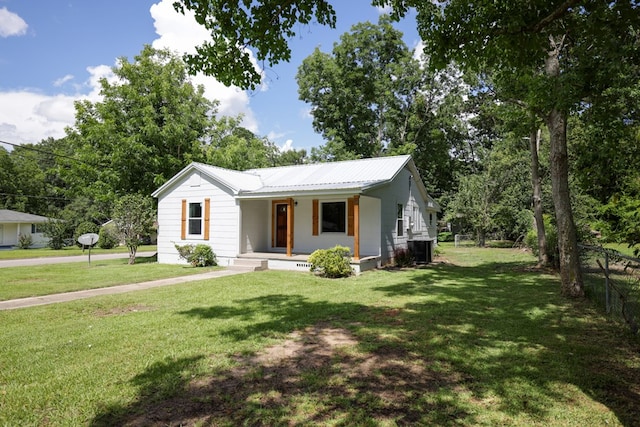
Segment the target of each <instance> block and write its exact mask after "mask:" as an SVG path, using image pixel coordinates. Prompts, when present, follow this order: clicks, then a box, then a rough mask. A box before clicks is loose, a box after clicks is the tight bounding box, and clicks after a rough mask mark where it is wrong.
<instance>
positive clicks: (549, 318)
mask: <svg viewBox="0 0 640 427" xmlns="http://www.w3.org/2000/svg"><path fill="white" fill-rule="evenodd" d="M443 260H446V262H441V263H438V264H434V265H431V266H429V267H427V268H421V269H415V270H388V271H385V270H381V271H373V272H368V273H365V274H363V275H361V276H358V277H353V278H349V279H343V280H326V279H320V278H316V277H314V276H312V275H310V274H304V273H291V272H276V271H267V272H257V273H248V274H242V275H237V276H230V277H225V278H218V279H214V280H209V281H203V282H194V283H189V284H181V285H175V286H170V287H164V288H156V289H152V290H147V291H139V292H132V293H129V294H121V295H114V296H109V297H98V298H93V299H88V300H82V301H76V302H72V303H65V304H57V305H51V306H45V307H34V308H30V309H21V310H13V311H4V312H0V324H2V333H1V339H0V425H54V426H57V425H92V426H107V425H114V426H115V425H118V426H119V425H135V426H143V425H144V426H146V425H158V426H160V425H163V426H164V425H174V426H177V425H239V424H245V425H269V426H272V425H290V424H299V425H407V424H413V425H415V424H421V425H469V426H471V425H474V426H475V425H486V426H493V425H522V426H525V425H526V426H530V425H540V426H543V425H544V426H548V425H551V426H554V425H555V426H572V425H575V426H583V425H634V423H637V420H639V419H640V407H639V406H638V404H637V403H638V401H640V343H639V341H638V339H637V338H636V337H632V336H630V335H628V334H627V332H626V331H625V330H624V329H621V328H619V326H617V324H616V323H614V322H609V321H607V319H606V318H605V317H604V316H602V315H601V314H599V313H598V312H597V311H596V310H594V309H593V308H592V307H591V306H590V304H589V303H587V302H572V301H568V300H565V299H563V298H561V297H560V295H559V282H558V278H557V277H555V276H552V275H549V274H545V273H541V272H538V271H534V270H532V268H531V267H532V266H533V265H534V260H533V258H531V257H530V255H528V254H526V253H523V252H521V251H517V250H510V249H477V248H460V249H456V248H446V250H445V252H444V254H443Z"/></svg>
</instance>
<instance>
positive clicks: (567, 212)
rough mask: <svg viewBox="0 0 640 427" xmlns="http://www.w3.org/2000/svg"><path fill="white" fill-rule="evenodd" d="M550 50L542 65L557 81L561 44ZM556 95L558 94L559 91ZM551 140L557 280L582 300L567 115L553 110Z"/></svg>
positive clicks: (554, 43) (568, 293) (564, 290)
mask: <svg viewBox="0 0 640 427" xmlns="http://www.w3.org/2000/svg"><path fill="white" fill-rule="evenodd" d="M550 42H551V49H550V51H549V55H548V56H547V59H546V63H545V72H546V74H547V76H548V77H549V78H551V79H556V80H557V79H558V78H559V77H560V60H559V56H560V50H561V49H562V43H563V40H561V41H560V42H557V41H556V40H554V39H553V38H550ZM558 93H561V92H559V91H558ZM546 122H547V127H548V128H549V134H550V136H551V189H552V193H553V205H554V208H555V212H556V225H557V226H558V249H559V252H560V278H561V280H562V293H563V294H564V295H566V296H570V297H582V296H584V288H583V284H582V272H581V271H580V259H579V256H578V255H579V254H578V239H577V235H576V226H575V224H574V222H573V212H572V210H571V199H570V197H569V158H568V155H567V112H566V111H564V110H562V109H560V108H558V107H557V106H554V107H552V108H551V112H550V113H549V115H548V116H547V118H546Z"/></svg>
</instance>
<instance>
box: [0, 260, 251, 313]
mask: <svg viewBox="0 0 640 427" xmlns="http://www.w3.org/2000/svg"><path fill="white" fill-rule="evenodd" d="M67 258H69V257H67ZM91 260H93V256H92V257H91ZM249 271H252V270H250V269H233V270H217V271H210V272H208V273H201V274H193V275H191V276H180V277H172V278H169V279H160V280H152V281H149V282H142V283H134V284H131V285H120V286H110V287H107V288H98V289H87V290H84V291H76V292H65V293H61V294H52V295H43V296H40V297H29V298H19V299H12V300H8V301H0V310H11V309H16V308H25V307H34V306H37V305H46V304H54V303H57V302H66V301H74V300H78V299H83V298H91V297H95V296H99V295H113V294H121V293H124V292H131V291H139V290H141V289H150V288H157V287H159V286H167V285H176V284H179V283H186V282H195V281H197V280H206V279H214V278H216V277H224V276H231V275H234V274H240V273H246V272H249Z"/></svg>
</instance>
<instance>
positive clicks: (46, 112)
mask: <svg viewBox="0 0 640 427" xmlns="http://www.w3.org/2000/svg"><path fill="white" fill-rule="evenodd" d="M87 72H88V73H89V75H90V76H89V78H88V79H87V81H86V82H85V83H84V84H83V85H82V86H80V89H81V90H80V91H78V93H76V94H74V95H61V94H58V95H45V94H42V93H40V92H38V91H36V90H32V89H25V90H15V91H7V92H0V140H2V141H8V142H12V143H15V144H24V143H32V144H35V143H38V142H40V141H42V140H43V139H46V138H49V137H52V138H62V137H63V136H65V131H64V129H65V128H66V127H68V126H73V124H74V123H75V106H74V103H75V102H76V101H78V100H81V99H88V100H89V101H91V102H97V101H100V99H101V96H100V88H101V87H100V79H101V78H102V77H105V78H107V79H110V80H112V79H113V78H114V75H113V72H112V71H111V67H109V66H106V65H99V66H97V67H87ZM67 77H68V76H65V77H63V78H62V79H59V80H58V81H62V80H65V79H67Z"/></svg>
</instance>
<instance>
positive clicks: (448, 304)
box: [378, 262, 640, 426]
mask: <svg viewBox="0 0 640 427" xmlns="http://www.w3.org/2000/svg"><path fill="white" fill-rule="evenodd" d="M378 289H379V290H380V291H383V292H385V293H386V294H387V295H389V296H394V297H398V296H411V297H415V299H416V302H412V303H409V304H407V305H406V306H405V309H404V310H403V311H402V313H401V314H400V315H399V318H400V319H402V321H403V322H404V323H405V324H406V327H407V329H408V330H410V331H411V335H412V336H413V340H412V341H413V342H414V343H416V345H411V344H410V343H409V340H408V341H407V343H406V344H407V348H408V349H410V351H414V352H417V353H419V354H421V355H422V356H423V357H425V358H428V359H432V360H439V361H440V362H441V363H443V364H445V365H447V366H450V367H451V369H452V370H453V371H454V372H457V373H458V374H459V375H460V376H461V377H464V378H468V382H467V386H468V387H469V390H470V391H471V392H472V393H473V394H474V396H475V399H478V400H479V401H481V402H482V401H495V399H496V397H497V398H498V400H499V401H500V405H499V406H500V408H499V409H500V410H501V411H503V412H505V413H507V414H510V415H514V416H518V415H520V414H526V415H527V416H529V417H531V419H533V420H543V419H545V416H546V415H548V410H549V408H550V407H551V406H552V404H554V403H557V402H563V403H565V404H566V405H567V407H570V406H571V405H573V404H575V402H573V401H572V399H573V397H572V393H571V392H570V391H569V390H568V388H570V386H569V387H567V385H573V386H576V387H578V388H579V389H580V390H582V391H583V392H584V393H585V394H586V395H587V396H590V397H591V398H592V399H594V400H595V401H598V402H600V403H602V404H603V405H605V406H606V407H608V408H609V409H610V410H611V411H612V412H614V413H615V414H616V416H617V419H618V421H620V422H621V423H622V424H623V425H629V426H631V425H638V424H637V423H638V420H639V419H640V407H638V405H637V402H640V370H639V369H638V368H637V367H636V368H634V367H633V366H634V365H635V366H638V363H640V356H639V354H640V345H639V343H638V341H637V339H634V338H632V337H629V336H628V335H627V333H626V331H624V330H621V329H619V328H618V327H617V326H616V325H615V324H613V323H606V322H603V319H602V317H601V315H600V314H599V313H598V312H597V311H596V310H594V308H593V307H592V306H591V305H590V304H589V302H588V301H571V300H567V299H564V298H562V297H561V296H560V283H559V279H558V278H557V277H555V276H551V275H546V274H540V272H537V271H534V270H533V269H531V268H529V267H527V266H524V265H522V263H517V262H516V263H485V264H482V265H479V266H474V267H461V266H455V265H434V266H433V267H432V268H431V269H429V270H428V271H426V270H425V271H422V272H419V271H416V274H415V276H414V278H413V280H412V282H411V283H407V284H393V285H389V286H381V287H379V288H378ZM418 300H420V301H419V302H417V301H418ZM424 343H429V346H428V347H425V346H424ZM613 348H615V349H616V350H615V351H612V349H613Z"/></svg>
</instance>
